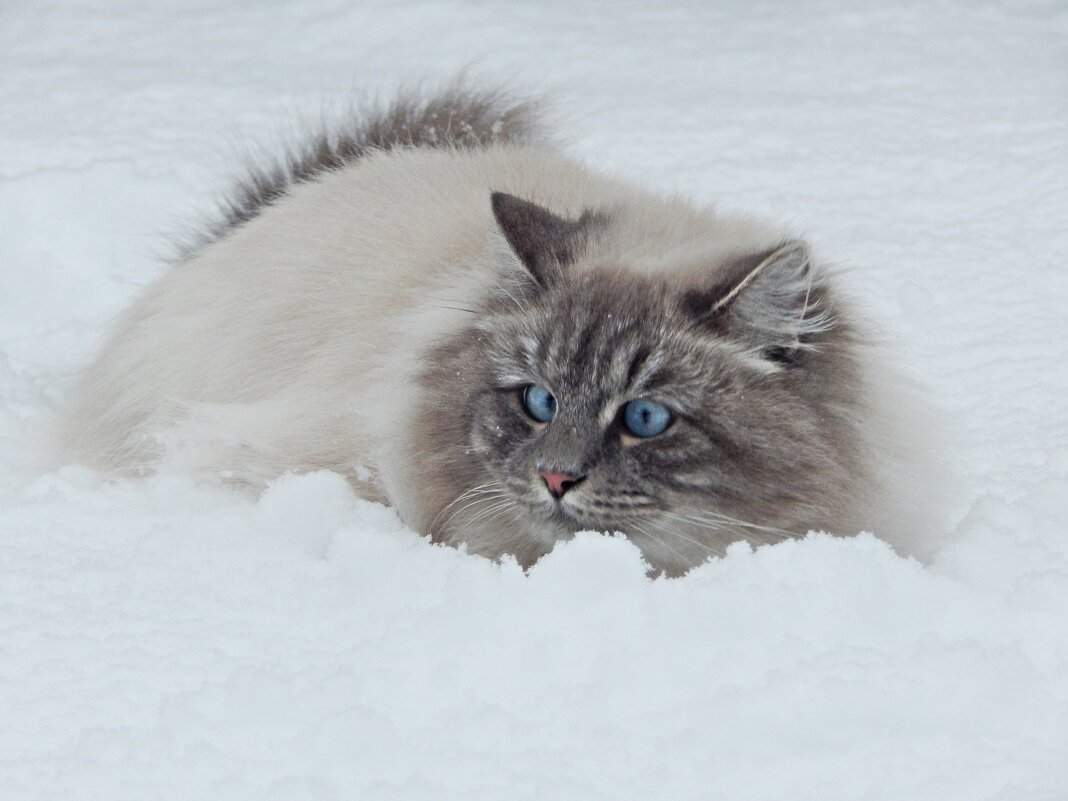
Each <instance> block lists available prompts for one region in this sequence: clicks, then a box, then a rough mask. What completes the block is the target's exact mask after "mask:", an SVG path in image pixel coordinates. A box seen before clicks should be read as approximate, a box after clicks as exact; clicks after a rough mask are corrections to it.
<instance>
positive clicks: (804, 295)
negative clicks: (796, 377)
mask: <svg viewBox="0 0 1068 801" xmlns="http://www.w3.org/2000/svg"><path fill="white" fill-rule="evenodd" d="M756 258H758V259H759V261H757V263H756V265H755V266H751V265H752V263H753V261H754V259H747V260H744V261H743V262H742V266H741V269H739V271H738V272H737V273H736V274H735V275H736V277H735V279H734V281H733V282H732V283H731V284H730V285H729V286H728V288H727V291H726V292H725V293H724V294H723V295H721V297H720V298H719V299H718V300H717V301H716V302H715V303H714V304H713V306H712V316H713V319H714V320H716V321H717V322H719V323H720V324H722V325H725V326H726V328H727V329H728V330H730V331H731V332H732V333H737V334H739V335H741V336H743V337H745V338H748V339H750V340H756V342H755V344H757V345H758V346H759V347H761V348H763V349H765V350H767V351H781V350H787V351H789V350H793V349H796V348H798V347H802V346H804V344H805V338H806V337H809V336H811V335H813V334H817V333H821V332H824V331H827V330H828V329H829V328H830V327H831V324H832V322H833V321H832V319H831V316H830V314H829V313H828V311H827V309H826V308H825V304H824V298H823V297H822V292H821V291H820V289H819V287H817V286H816V285H815V284H816V282H815V277H816V276H815V274H814V270H813V267H812V265H811V263H810V256H809V251H808V246H807V245H806V244H805V243H804V242H801V241H799V240H795V241H793V242H788V243H786V244H785V245H782V246H780V247H778V248H776V249H775V250H773V251H771V252H770V253H767V254H762V255H761V256H758V257H756Z"/></svg>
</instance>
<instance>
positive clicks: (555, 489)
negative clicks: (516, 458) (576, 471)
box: [538, 470, 585, 498]
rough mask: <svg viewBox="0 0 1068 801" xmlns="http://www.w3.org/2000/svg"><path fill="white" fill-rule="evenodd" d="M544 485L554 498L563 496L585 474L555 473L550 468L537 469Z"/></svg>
mask: <svg viewBox="0 0 1068 801" xmlns="http://www.w3.org/2000/svg"><path fill="white" fill-rule="evenodd" d="M538 475H540V476H541V477H542V480H543V481H544V482H545V486H546V487H548V488H549V494H550V495H552V496H553V497H554V498H563V497H564V493H565V492H567V491H568V490H569V489H571V488H572V487H573V486H575V485H576V484H578V483H579V482H580V481H582V479H584V478H585V476H573V475H571V474H570V473H555V472H553V471H551V470H539V471H538Z"/></svg>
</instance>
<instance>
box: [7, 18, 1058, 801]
mask: <svg viewBox="0 0 1068 801" xmlns="http://www.w3.org/2000/svg"><path fill="white" fill-rule="evenodd" d="M1066 34H1068V9H1066V7H1065V6H1064V4H1063V3H1060V2H1041V1H1039V0H1025V2H1019V3H1017V2H1013V3H1009V2H984V3H982V4H976V3H970V2H963V0H958V1H957V2H952V1H951V0H945V2H940V3H937V4H902V5H890V4H887V5H886V6H882V5H879V6H877V5H875V4H857V5H850V4H847V3H843V2H840V0H828V1H827V2H821V3H818V4H777V3H772V2H763V1H758V2H753V3H746V4H730V3H723V4H711V3H697V2H695V3H692V4H683V3H675V4H671V5H655V6H654V5H648V6H641V5H619V4H614V3H608V2H591V3H588V4H583V5H580V6H577V7H576V6H575V5H574V4H570V3H563V2H545V3H528V4H522V5H520V4H506V3H503V2H496V3H478V4H475V3H471V4H468V3H460V2H455V1H454V0H425V1H424V2H415V1H414V0H402V1H401V2H392V3H386V2H377V3H365V4H360V5H358V6H355V5H349V4H345V3H339V2H336V0H305V2H301V3H299V4H298V3H292V4H286V3H264V4H249V3H245V4H241V3H235V2H222V3H217V4H209V3H203V4H200V3H192V2H190V3H186V4H181V5H179V4H176V3H152V4H132V3H115V2H99V1H97V2H92V1H91V0H84V1H82V2H76V1H75V0H71V2H67V3H62V4H57V3H50V2H35V3H33V4H22V5H12V4H8V5H7V6H5V7H4V9H2V10H0V74H2V75H3V76H4V80H3V81H2V82H0V154H2V157H0V276H2V285H0V286H2V291H0V721H3V723H2V725H0V798H4V799H19V800H20V801H33V800H35V799H70V798H87V799H89V798H100V799H109V800H110V801H115V800H116V799H145V798H156V799H169V798H173V799H190V798H205V799H213V801H228V800H229V799H285V801H300V799H354V798H367V799H376V801H390V800H392V799H427V798H434V799H465V800H467V801H473V800H474V799H501V798H509V799H546V798H551V799H602V798H603V799H620V798H657V799H691V798H692V799H747V800H748V799H754V800H758V799H790V801H799V800H803V799H819V800H820V801H833V800H834V799H859V798H863V799H866V800H870V801H878V800H879V799H887V800H888V801H890V800H893V801H901V800H903V799H908V800H909V801H922V800H923V799H937V800H938V801H953V800H954V799H961V800H962V801H963V800H964V799H967V800H968V801H976V800H977V799H1009V800H1015V799H1020V800H1021V801H1022V800H1027V801H1031V800H1039V799H1041V800H1042V801H1055V799H1064V798H1066V797H1068V767H1065V766H1066V765H1068V625H1066V624H1065V621H1066V620H1068V531H1066V525H1065V521H1066V519H1068V515H1066V514H1065V511H1064V508H1065V499H1066V498H1068V415H1066V414H1065V401H1064V398H1065V397H1068V367H1066V366H1065V365H1066V362H1068V323H1066V322H1065V320H1066V317H1065V308H1066V302H1068V272H1065V270H1064V265H1063V263H1064V259H1065V257H1066V256H1068V225H1065V222H1064V221H1065V220H1066V219H1068V182H1066V175H1068V171H1066V167H1068V135H1066V134H1068V91H1066V89H1068V69H1066V67H1068V35H1066ZM468 65H470V66H471V67H472V74H473V75H476V76H499V75H506V76H509V77H510V78H512V79H513V80H514V82H515V83H516V84H517V85H519V86H532V87H534V88H536V89H545V90H550V91H554V92H556V93H557V95H558V97H559V102H558V104H557V108H556V112H555V117H556V119H557V120H558V121H559V122H560V128H561V134H562V135H563V136H564V137H565V140H566V142H567V143H568V147H569V148H570V149H571V150H572V152H575V153H577V154H579V155H582V156H583V157H585V158H587V159H589V160H590V161H591V162H593V163H594V164H597V165H599V166H602V167H604V168H606V169H610V170H613V171H616V172H618V173H620V174H622V175H625V176H627V177H629V178H631V179H632V180H636V181H641V182H644V183H647V184H649V185H652V186H655V187H658V188H662V189H665V190H670V191H673V190H679V191H683V192H686V193H689V194H692V195H695V196H697V197H700V198H702V199H706V200H716V201H718V202H721V203H723V204H724V205H725V206H730V207H734V208H742V209H747V210H750V211H753V212H755V213H759V214H761V215H764V216H769V217H772V218H774V219H781V220H785V221H787V222H790V223H792V224H794V225H795V226H797V227H798V228H800V229H802V230H804V231H806V232H807V233H808V235H809V237H810V238H811V239H812V241H813V242H815V243H817V245H818V248H819V250H820V252H821V253H823V254H825V255H827V256H829V257H830V258H831V259H832V260H834V261H836V262H838V263H840V264H842V265H843V266H844V267H847V268H849V270H848V272H847V274H846V280H847V281H848V282H849V288H850V290H851V291H852V292H853V293H854V294H855V295H856V296H857V297H858V298H859V299H860V300H861V301H862V302H863V303H864V304H865V305H866V307H867V308H869V309H870V310H871V313H872V315H873V317H875V319H877V320H879V321H880V323H881V325H882V328H883V330H884V332H885V336H886V338H887V339H888V340H890V342H891V344H892V345H893V347H894V348H895V349H896V350H897V352H898V353H899V354H900V357H901V361H902V362H903V363H904V364H905V365H906V366H907V368H908V369H909V371H910V372H911V373H912V374H914V375H915V376H916V377H918V378H919V379H920V380H921V381H922V382H923V383H925V384H926V385H927V387H928V388H929V394H930V396H931V397H932V400H933V402H934V403H935V405H937V406H938V407H940V408H941V409H942V410H944V412H945V415H946V418H947V420H948V421H949V427H950V428H952V429H953V432H952V433H953V435H954V439H953V444H952V446H951V449H950V452H949V453H947V454H946V455H947V459H948V460H949V461H950V462H952V463H953V464H954V465H955V466H956V468H957V470H958V472H959V478H960V482H961V484H962V486H963V491H962V496H963V497H962V499H961V501H960V502H959V503H956V504H954V508H953V514H954V517H953V521H952V523H951V524H950V525H949V527H948V528H946V527H943V528H942V529H939V530H934V528H935V527H934V526H932V529H933V530H932V531H931V532H930V536H931V537H932V538H936V537H937V538H939V540H943V539H944V544H942V545H941V546H940V547H939V548H938V549H937V551H936V552H935V553H934V555H933V556H932V558H931V559H930V561H929V562H928V563H927V564H920V563H918V562H916V561H914V560H910V559H904V558H901V557H899V556H897V555H895V554H894V553H893V552H892V551H891V550H890V549H889V548H888V547H887V546H885V545H884V544H882V543H881V542H880V541H879V540H877V539H875V538H874V537H872V536H870V535H863V536H860V537H857V538H856V539H848V540H836V539H831V538H828V537H825V536H819V535H812V536H810V537H809V538H808V539H807V540H805V541H802V542H788V543H783V544H781V545H776V546H774V547H766V548H762V549H759V550H757V551H755V552H754V551H751V550H750V549H748V548H747V547H745V546H743V545H736V546H734V547H733V548H732V549H731V551H730V552H729V553H728V555H727V556H726V557H725V558H724V559H721V560H716V561H713V562H711V563H709V564H706V565H705V566H703V567H701V568H699V569H697V570H695V571H693V572H692V573H691V574H690V575H688V576H686V577H685V578H682V579H677V580H650V579H648V578H646V576H645V574H644V569H643V566H642V563H641V561H640V558H639V555H638V553H637V551H636V550H635V549H634V548H633V547H632V546H630V545H629V544H628V543H626V542H625V541H624V540H621V539H613V538H608V537H603V536H597V535H584V536H581V537H579V538H577V539H576V540H575V541H574V542H571V543H569V544H567V545H566V546H563V547H561V548H559V549H558V550H557V551H556V552H554V553H553V554H552V555H551V556H549V557H547V558H546V559H545V560H543V561H542V562H541V563H539V564H538V565H537V566H536V567H535V568H534V569H533V570H531V571H530V573H529V574H526V575H525V574H523V572H522V571H521V570H519V569H518V568H517V567H516V566H514V565H512V564H504V565H494V564H491V563H489V562H486V561H484V560H480V559H476V558H474V557H471V556H468V555H465V554H463V553H460V552H458V551H455V550H450V549H445V548H439V547H434V546H431V545H429V544H428V543H426V542H425V541H424V540H422V539H421V538H419V537H417V536H416V535H415V534H413V533H412V532H410V531H407V530H406V529H405V528H404V526H403V525H402V524H401V523H400V522H399V521H398V520H397V518H396V517H395V515H394V514H393V513H392V512H391V511H390V510H389V509H385V508H382V507H380V506H375V505H373V504H369V503H366V502H363V501H360V500H357V499H355V498H354V497H353V496H352V494H351V492H350V491H349V489H348V487H347V486H346V485H345V483H344V482H343V481H342V480H341V479H340V478H338V477H337V476H334V475H331V474H313V475H307V476H288V477H285V478H283V479H281V480H279V481H278V482H276V483H275V484H274V485H273V486H272V487H271V488H270V489H269V490H268V491H267V492H266V493H265V494H264V495H263V496H262V497H260V498H258V499H257V498H250V497H247V496H245V495H242V494H240V493H237V492H235V491H232V490H229V489H225V488H222V487H212V486H203V485H199V486H198V485H194V484H192V483H190V482H189V481H188V480H187V479H185V478H184V477H182V476H180V475H161V476H158V477H155V478H151V479H147V480H143V481H133V482H119V483H113V482H108V481H105V480H103V479H101V478H100V477H99V476H96V475H93V474H92V473H90V472H88V471H86V470H85V469H84V468H81V467H78V466H74V465H66V466H61V465H59V464H57V463H56V462H55V461H54V457H53V455H52V454H51V453H50V451H49V449H48V447H47V446H46V442H45V436H46V432H47V430H48V426H49V424H50V422H51V421H52V420H53V419H54V415H55V410H56V408H57V406H58V405H59V404H60V403H61V402H62V399H63V397H64V394H65V393H66V392H68V391H69V389H70V386H71V382H72V378H73V376H74V375H75V374H76V371H77V369H78V367H79V366H80V365H81V364H84V362H85V360H86V359H87V358H88V356H89V354H90V353H91V352H92V349H93V347H94V344H95V343H96V342H98V341H99V338H100V336H101V335H102V333H103V331H104V330H105V327H106V325H107V321H108V320H109V318H110V317H111V316H112V315H113V314H114V313H115V312H116V311H117V310H118V309H120V308H122V306H123V305H124V304H125V303H126V302H128V300H129V299H130V297H131V296H132V294H133V293H134V292H136V290H137V289H138V288H139V287H141V286H143V285H144V284H146V283H147V282H148V281H150V280H151V279H152V277H154V276H155V275H158V274H159V273H160V272H161V271H162V270H165V269H167V267H166V266H165V264H164V263H163V262H162V261H161V260H160V259H158V258H157V257H156V256H157V255H158V254H160V253H166V252H167V245H166V235H167V234H173V233H176V232H177V233H181V231H182V226H183V225H185V224H187V223H188V221H189V220H191V219H195V218H196V216H197V215H198V214H200V213H202V212H203V211H204V210H205V209H207V208H208V207H210V205H211V203H212V200H213V198H215V197H216V196H217V193H218V191H219V189H220V187H221V186H224V185H225V180H223V179H224V178H225V176H226V175H227V174H228V173H230V172H232V171H233V170H234V169H235V165H236V163H237V161H238V158H237V157H238V156H241V155H242V154H243V153H244V152H245V151H246V150H247V149H249V148H253V145H252V144H251V143H265V144H266V145H268V146H269V145H270V144H271V143H272V142H277V141H279V140H280V139H285V138H286V137H287V136H289V135H291V133H292V131H293V129H295V128H297V127H299V121H300V120H302V119H309V118H310V119H316V118H317V117H318V116H319V115H322V114H329V113H332V110H334V109H337V108H339V107H342V106H343V105H344V104H345V103H346V102H348V99H349V98H351V97H352V96H353V93H354V92H355V91H360V92H372V93H373V92H378V93H382V94H386V93H388V92H389V91H390V89H391V88H393V87H395V86H396V85H398V84H399V83H401V82H404V81H411V80H416V79H420V78H429V79H431V80H433V79H445V78H448V77H449V76H451V75H452V74H453V73H454V72H455V71H457V70H459V69H460V68H462V67H464V66H468Z"/></svg>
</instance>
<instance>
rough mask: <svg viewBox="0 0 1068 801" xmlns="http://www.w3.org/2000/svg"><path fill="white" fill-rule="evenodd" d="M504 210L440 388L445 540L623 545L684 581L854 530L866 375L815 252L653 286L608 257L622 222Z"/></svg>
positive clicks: (754, 260) (437, 473)
mask: <svg viewBox="0 0 1068 801" xmlns="http://www.w3.org/2000/svg"><path fill="white" fill-rule="evenodd" d="M492 209H493V214H494V218H495V220H496V223H497V225H498V226H499V229H500V232H501V234H503V240H504V242H505V243H507V245H508V248H509V250H510V253H508V254H507V255H503V254H502V262H504V263H502V266H501V270H502V272H501V280H500V282H499V284H498V286H497V287H496V288H495V290H494V292H493V293H492V297H490V298H489V299H488V300H487V301H486V304H485V307H484V308H482V309H479V310H478V313H477V314H476V315H474V316H473V319H472V321H471V325H470V326H469V327H468V328H467V329H466V330H465V331H464V332H463V333H462V334H461V335H460V336H458V337H456V338H455V340H454V341H451V342H449V343H447V344H445V345H443V346H442V347H441V348H439V349H437V351H435V353H434V354H433V355H432V358H431V364H429V365H428V369H427V371H426V374H425V376H424V380H425V383H426V387H427V389H428V396H427V397H428V405H427V408H426V412H425V414H424V416H423V426H422V432H423V435H424V438H425V439H424V441H425V444H427V445H429V446H430V447H429V448H428V450H427V451H424V453H429V454H431V455H429V456H427V457H426V459H427V465H428V481H429V482H430V483H432V484H433V485H434V486H435V490H436V492H437V499H438V501H437V504H436V509H437V511H436V513H435V516H434V518H433V520H431V521H429V522H428V523H425V524H426V525H427V527H428V528H430V530H431V533H432V534H433V535H434V536H436V537H437V538H438V539H441V540H445V541H450V542H467V543H468V544H469V547H471V548H472V550H475V551H477V552H481V553H485V554H488V555H501V554H505V553H513V554H515V555H517V556H518V557H519V558H520V561H521V562H523V563H529V562H530V561H532V559H534V558H536V557H537V556H538V555H540V554H541V553H544V552H545V551H546V550H548V549H549V548H550V547H551V545H552V543H553V542H554V541H556V540H558V539H563V538H567V537H569V536H571V535H572V534H574V533H575V532H576V531H581V530H590V529H592V530H599V531H608V532H622V533H624V534H625V535H627V536H628V537H629V538H630V539H632V540H633V541H634V542H635V543H636V544H637V545H638V546H639V547H640V548H641V549H642V550H643V552H644V553H645V555H646V558H647V559H648V560H649V562H650V563H651V564H652V565H653V566H654V567H656V568H659V569H663V570H666V571H667V572H670V573H678V572H681V571H683V570H685V569H686V568H688V567H690V566H692V565H694V564H697V563H699V562H701V561H703V560H704V559H705V558H706V557H707V556H708V555H710V554H718V553H722V551H723V549H724V548H725V546H726V545H727V544H729V543H730V542H732V541H734V540H738V539H747V540H749V541H751V542H769V541H776V540H778V539H781V538H783V537H788V536H793V535H800V534H804V533H805V531H807V530H808V528H809V527H829V526H831V525H833V524H834V523H835V522H836V521H837V520H839V519H841V512H842V509H843V508H845V507H847V506H848V505H849V495H850V493H852V492H854V491H855V490H854V486H855V483H856V482H855V473H856V471H857V470H858V469H859V467H858V460H857V458H856V457H857V448H858V442H857V422H856V409H855V405H856V396H857V389H858V388H857V386H856V384H857V381H858V378H857V370H856V366H855V363H854V357H853V352H852V348H851V342H852V335H851V333H850V331H849V330H848V326H847V325H846V324H845V322H844V320H842V318H841V315H840V314H839V312H838V310H837V309H836V308H835V307H834V305H833V301H832V298H831V292H830V289H829V287H828V286H827V282H826V279H825V277H824V276H822V275H821V274H820V273H819V272H818V271H817V269H816V268H815V267H814V265H812V264H811V263H810V258H809V253H808V249H807V248H806V247H805V246H804V245H803V244H802V243H800V242H796V241H794V242H786V243H782V244H779V245H777V246H774V247H770V248H767V249H765V250H762V251H761V252H755V253H737V254H735V255H734V256H733V257H730V258H728V259H725V260H724V259H720V260H719V263H715V264H709V265H708V267H707V271H706V272H704V273H701V274H698V275H697V276H696V277H694V275H693V273H692V271H689V272H680V273H672V272H671V271H668V272H666V273H660V274H648V273H644V274H643V273H641V272H638V271H635V270H631V269H628V265H627V264H626V263H625V261H623V262H622V263H620V262H619V261H616V262H606V261H603V260H602V259H601V257H600V256H599V255H598V254H599V252H603V251H604V250H605V248H603V247H602V246H601V245H602V244H603V243H604V242H605V241H606V240H608V239H610V238H611V237H612V236H613V232H612V226H613V220H612V217H611V213H610V212H592V211H591V212H587V213H585V214H583V215H582V216H581V217H579V218H577V219H567V218H564V217H561V216H558V215H556V214H554V213H552V212H550V211H548V210H547V209H544V208H542V207H540V206H537V205H535V204H533V203H530V202H527V201H524V200H521V199H519V198H516V197H513V196H510V195H505V194H500V193H497V194H494V195H493V197H492ZM683 275H686V276H689V277H682V276H683Z"/></svg>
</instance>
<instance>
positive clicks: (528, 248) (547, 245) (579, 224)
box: [490, 192, 594, 287]
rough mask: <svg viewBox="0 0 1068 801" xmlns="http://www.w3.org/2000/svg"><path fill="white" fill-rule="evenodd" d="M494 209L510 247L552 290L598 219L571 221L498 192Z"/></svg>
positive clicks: (587, 216)
mask: <svg viewBox="0 0 1068 801" xmlns="http://www.w3.org/2000/svg"><path fill="white" fill-rule="evenodd" d="M490 205H491V206H492V208H493V216H494V218H495V219H496V220H497V225H498V226H499V227H500V229H501V233H503V234H504V238H505V239H506V240H507V241H508V245H509V247H511V248H512V251H513V252H514V253H515V255H516V256H518V257H519V260H520V261H521V262H522V263H523V266H524V267H526V268H527V270H528V271H529V272H530V274H531V276H532V277H533V278H534V280H535V281H537V282H538V283H539V284H540V285H541V286H543V287H547V286H550V285H551V284H552V283H553V282H554V281H555V280H557V279H558V278H559V277H560V276H561V275H562V274H563V268H564V267H566V266H567V265H568V264H570V263H571V261H572V260H573V259H574V257H575V252H576V250H577V248H578V246H579V245H580V244H581V241H582V238H583V237H584V236H585V234H586V232H587V229H588V228H589V225H590V223H591V222H592V221H593V219H594V217H593V215H592V214H590V213H589V212H587V213H585V214H583V215H582V217H580V218H579V219H578V220H568V219H566V218H564V217H559V216H557V215H556V214H553V213H552V212H551V211H549V210H548V209H546V208H543V207H541V206H539V205H537V204H535V203H531V202H529V201H526V200H522V199H521V198H518V197H516V196H515V195H509V194H506V193H504V192H494V193H492V194H491V195H490Z"/></svg>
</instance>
